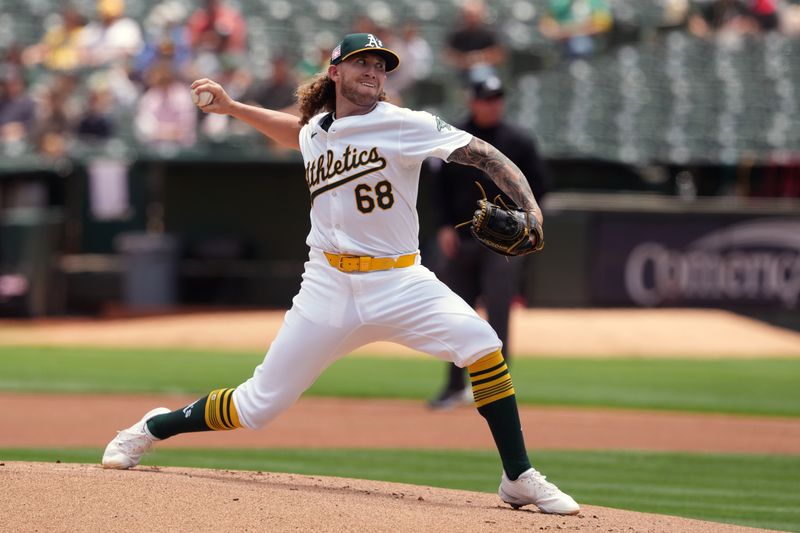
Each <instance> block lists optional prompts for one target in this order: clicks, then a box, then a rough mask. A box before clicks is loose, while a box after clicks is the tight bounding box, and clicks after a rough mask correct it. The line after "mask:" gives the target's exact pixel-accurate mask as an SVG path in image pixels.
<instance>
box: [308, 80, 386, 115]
mask: <svg viewBox="0 0 800 533" xmlns="http://www.w3.org/2000/svg"><path fill="white" fill-rule="evenodd" d="M296 94H297V103H298V106H299V108H300V124H301V125H305V124H308V121H309V120H311V117H313V116H314V115H316V114H318V113H320V112H322V111H336V84H335V83H334V82H333V80H332V79H330V78H329V77H328V72H327V71H322V72H320V73H318V74H316V75H315V76H313V77H312V78H311V79H309V80H308V81H307V82H305V83H303V84H301V85H300V86H299V87H298V88H297V93H296ZM378 100H380V101H381V102H383V101H385V100H386V93H385V92H381V94H380V96H379V97H378Z"/></svg>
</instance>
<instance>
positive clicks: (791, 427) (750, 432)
mask: <svg viewBox="0 0 800 533" xmlns="http://www.w3.org/2000/svg"><path fill="white" fill-rule="evenodd" d="M195 399H196V398H195V397H191V396H92V395H33V394H31V395H27V394H23V395H14V394H0V405H3V409H2V411H0V427H3V428H4V431H3V432H0V448H12V447H17V448H19V447H40V448H41V447H50V448H63V447H81V446H91V447H104V446H105V445H106V443H107V442H108V440H109V439H110V438H111V437H112V436H113V435H114V431H115V430H118V429H122V428H124V427H127V426H129V425H130V424H131V423H132V422H133V421H135V420H137V419H138V418H139V417H141V415H142V413H145V412H147V411H148V410H150V409H152V408H153V407H156V406H159V405H163V406H166V407H169V408H171V409H177V408H179V407H182V406H184V405H187V404H189V403H191V402H193V401H194V400H195ZM56 406H57V408H56ZM520 415H521V418H522V426H523V427H524V428H525V439H526V443H527V445H528V448H529V449H531V450H539V449H574V450H586V449H631V450H662V451H675V450H679V451H707V452H741V453H781V454H798V453H800V419H795V418H756V417H746V416H731V415H711V414H690V413H666V412H647V411H626V410H609V409H577V408H565V407H527V406H525V407H522V408H521V409H520ZM32 420H35V421H36V423H34V424H32V423H31V421H32ZM76 427H78V428H81V430H80V431H74V428H76ZM159 446H164V447H225V448H238V447H257V448H269V447H273V448H309V447H310V448H320V447H325V448H433V449H447V448H452V449H467V450H471V449H487V450H488V449H494V444H493V441H492V437H491V434H490V433H489V431H488V430H487V429H486V424H485V422H484V420H483V419H482V418H481V417H480V416H479V415H478V414H477V412H476V411H475V410H474V409H473V408H471V407H467V406H465V407H463V408H458V409H454V410H452V411H446V412H441V411H431V410H429V409H427V408H426V407H425V406H424V405H423V403H422V402H413V401H400V400H346V399H334V398H303V399H301V400H300V401H299V402H298V403H297V404H295V405H294V406H292V407H291V408H289V409H288V410H287V411H286V412H285V413H283V414H282V415H281V416H279V417H278V418H277V419H275V420H274V421H273V422H272V423H271V424H270V425H269V426H268V427H266V428H264V429H261V430H258V431H249V430H238V431H232V432H208V433H193V434H187V435H181V436H180V437H178V438H175V439H172V440H168V441H166V442H164V443H162V444H160V445H159Z"/></svg>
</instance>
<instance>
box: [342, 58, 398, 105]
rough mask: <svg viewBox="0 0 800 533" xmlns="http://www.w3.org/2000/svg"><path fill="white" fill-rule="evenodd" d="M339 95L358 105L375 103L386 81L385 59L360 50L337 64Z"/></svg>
mask: <svg viewBox="0 0 800 533" xmlns="http://www.w3.org/2000/svg"><path fill="white" fill-rule="evenodd" d="M337 71H338V74H339V75H338V80H335V81H336V84H337V86H338V87H339V90H340V92H341V95H342V96H343V97H344V98H346V99H347V100H349V101H350V102H352V103H353V104H355V105H357V106H359V107H371V106H373V105H375V103H376V102H377V101H378V98H379V97H380V95H381V93H383V84H384V83H385V82H386V61H384V60H383V58H382V57H381V56H379V55H378V54H372V53H369V52H362V53H359V54H355V55H354V56H352V57H349V58H347V59H346V60H345V61H342V62H341V63H339V65H338V69H337Z"/></svg>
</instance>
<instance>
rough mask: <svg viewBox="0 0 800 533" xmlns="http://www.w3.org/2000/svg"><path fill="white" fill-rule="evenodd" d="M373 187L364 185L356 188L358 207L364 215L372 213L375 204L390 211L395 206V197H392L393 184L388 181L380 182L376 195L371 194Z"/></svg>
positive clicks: (377, 185) (376, 187)
mask: <svg viewBox="0 0 800 533" xmlns="http://www.w3.org/2000/svg"><path fill="white" fill-rule="evenodd" d="M371 192H372V187H370V186H369V185H367V184H366V183H362V184H360V185H358V186H357V187H356V190H355V193H356V207H358V210H359V211H361V212H362V213H365V214H366V213H372V211H373V210H374V209H375V204H378V207H380V208H381V209H390V208H391V207H392V206H393V205H394V195H392V184H391V183H389V182H388V181H386V180H384V181H379V182H378V183H376V184H375V194H374V198H373V195H372V194H370V193H371Z"/></svg>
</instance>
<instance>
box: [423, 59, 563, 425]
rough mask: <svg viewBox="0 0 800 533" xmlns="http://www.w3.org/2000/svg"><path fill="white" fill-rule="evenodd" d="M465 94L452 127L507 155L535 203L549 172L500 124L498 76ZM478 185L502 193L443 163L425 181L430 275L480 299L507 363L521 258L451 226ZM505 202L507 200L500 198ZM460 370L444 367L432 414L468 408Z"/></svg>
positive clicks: (518, 135)
mask: <svg viewBox="0 0 800 533" xmlns="http://www.w3.org/2000/svg"><path fill="white" fill-rule="evenodd" d="M468 92H469V111H470V112H469V116H468V117H467V119H466V121H465V122H463V123H459V124H457V126H458V127H459V128H461V129H463V130H464V131H467V132H469V133H471V134H473V135H475V136H476V137H479V138H481V139H483V140H484V141H486V142H488V143H490V144H492V145H493V146H495V147H497V149H498V150H500V151H501V152H503V153H504V154H505V155H507V156H508V158H509V159H511V160H512V161H513V162H514V163H515V164H516V165H517V166H518V167H519V168H520V170H522V172H523V174H525V176H526V177H527V178H528V182H529V183H530V186H531V190H533V194H534V196H535V197H536V201H537V202H539V204H541V202H542V197H543V196H544V193H545V190H546V189H547V188H548V186H549V184H550V175H549V172H548V170H547V168H546V166H545V164H544V162H543V161H542V159H541V158H540V157H539V154H538V150H537V149H536V142H535V141H534V139H533V138H532V137H531V136H530V135H528V134H526V133H523V132H522V131H521V130H520V129H518V128H516V127H514V126H512V125H511V124H509V123H508V122H506V121H505V120H504V113H505V98H504V97H505V91H504V88H503V84H502V82H501V80H500V78H499V77H497V76H496V75H495V74H494V73H488V74H485V75H484V76H481V77H480V78H479V79H477V80H475V81H473V82H472V83H471V85H470V86H469V89H468ZM475 181H477V182H479V183H480V184H481V185H482V186H483V188H484V190H485V191H486V195H487V197H488V198H489V199H490V200H491V199H493V198H494V197H495V196H496V195H498V194H502V192H501V191H500V189H499V188H498V187H497V186H496V185H495V184H494V182H493V181H492V180H491V179H490V178H489V177H488V176H487V175H486V174H485V173H483V172H482V171H481V170H479V169H477V168H475V167H471V166H465V165H457V164H454V163H449V164H444V165H442V166H441V167H439V169H438V171H435V172H434V175H433V176H432V179H431V180H430V183H431V184H432V185H431V186H432V187H433V191H432V192H431V196H432V199H433V200H434V204H433V205H435V206H436V207H437V212H438V213H439V214H440V220H438V221H437V222H438V231H437V235H436V238H437V244H438V248H439V252H440V261H439V264H438V265H437V268H436V272H437V274H438V276H439V278H440V279H441V280H442V281H443V282H445V283H446V284H447V285H448V286H449V287H450V288H451V289H452V290H453V291H455V292H456V293H457V294H458V295H459V296H461V297H462V298H463V299H464V300H465V301H466V302H467V303H468V304H470V305H471V306H473V307H474V306H476V305H477V304H478V301H479V299H480V301H481V303H482V304H483V306H484V307H485V309H486V312H487V315H488V320H489V324H491V326H492V328H494V330H495V331H496V332H497V335H498V336H499V337H500V340H501V341H502V342H503V353H504V355H505V357H506V361H510V359H511V358H510V350H509V343H508V329H509V315H510V310H511V302H512V299H513V298H514V296H515V294H516V293H517V289H518V286H519V277H520V270H521V266H522V259H521V258H510V259H508V260H507V259H506V258H505V257H503V256H501V255H498V254H496V253H493V252H491V251H490V250H488V249H486V248H485V247H483V246H482V245H481V244H479V243H478V241H476V240H475V239H473V238H472V237H471V236H470V235H469V232H468V231H466V230H463V229H462V230H460V231H458V230H456V229H455V228H454V226H455V225H456V224H458V223H460V222H464V221H467V220H471V219H472V213H473V212H474V211H475V209H476V208H477V204H476V199H477V195H478V194H480V193H479V191H478V190H477V188H476V187H474V186H473V185H472V183H473V182H475ZM503 198H504V199H506V201H508V200H507V197H506V196H505V195H503ZM471 402H472V393H471V390H470V389H469V387H467V380H466V376H465V370H464V369H462V368H458V367H457V366H455V365H453V364H449V365H448V369H447V381H446V383H445V385H444V387H443V388H442V390H441V392H440V393H439V394H438V395H437V396H436V397H435V398H434V399H432V400H431V401H430V402H429V406H430V407H431V408H433V409H448V408H450V407H454V406H455V405H458V404H461V403H471Z"/></svg>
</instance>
